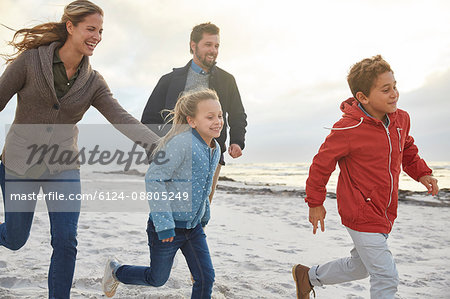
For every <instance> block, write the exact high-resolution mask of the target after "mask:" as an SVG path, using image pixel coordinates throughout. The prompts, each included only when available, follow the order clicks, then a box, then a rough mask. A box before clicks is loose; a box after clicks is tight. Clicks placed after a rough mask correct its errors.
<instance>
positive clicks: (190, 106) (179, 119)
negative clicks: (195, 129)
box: [153, 89, 219, 154]
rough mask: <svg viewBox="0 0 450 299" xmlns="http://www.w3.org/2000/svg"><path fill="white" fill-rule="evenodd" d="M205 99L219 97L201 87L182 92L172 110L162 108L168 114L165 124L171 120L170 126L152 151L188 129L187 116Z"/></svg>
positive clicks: (193, 113)
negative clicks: (196, 89) (192, 90)
mask: <svg viewBox="0 0 450 299" xmlns="http://www.w3.org/2000/svg"><path fill="white" fill-rule="evenodd" d="M205 100H215V101H218V100H219V97H218V96H217V93H216V92H215V91H214V90H212V89H203V90H200V91H194V92H188V93H183V94H182V95H181V97H180V98H179V99H178V101H177V103H176V105H175V108H174V109H173V110H163V111H162V112H169V114H168V115H167V116H166V117H165V118H164V119H165V120H166V124H168V123H170V122H173V125H172V127H171V128H170V130H169V132H167V134H166V135H165V136H164V137H163V138H161V139H160V141H159V143H158V146H157V147H156V149H155V150H154V151H153V154H156V153H157V152H158V151H160V150H161V149H162V148H163V147H164V145H166V144H167V142H169V140H170V139H172V137H174V136H175V135H178V134H180V133H183V132H185V131H187V130H189V126H188V121H187V117H188V116H189V117H195V115H196V113H197V106H198V103H200V102H201V101H205Z"/></svg>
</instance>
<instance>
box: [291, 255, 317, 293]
mask: <svg viewBox="0 0 450 299" xmlns="http://www.w3.org/2000/svg"><path fill="white" fill-rule="evenodd" d="M308 271H309V268H308V267H306V266H303V265H300V264H298V265H295V266H294V267H292V276H293V277H294V280H295V288H296V289H297V299H309V293H310V292H311V291H313V294H314V298H316V293H315V292H314V289H313V287H312V286H311V284H310V283H309V275H308Z"/></svg>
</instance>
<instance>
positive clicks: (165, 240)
mask: <svg viewBox="0 0 450 299" xmlns="http://www.w3.org/2000/svg"><path fill="white" fill-rule="evenodd" d="M172 241H173V237H170V238H167V239H164V240H162V242H163V243H166V242H169V243H170V242H172Z"/></svg>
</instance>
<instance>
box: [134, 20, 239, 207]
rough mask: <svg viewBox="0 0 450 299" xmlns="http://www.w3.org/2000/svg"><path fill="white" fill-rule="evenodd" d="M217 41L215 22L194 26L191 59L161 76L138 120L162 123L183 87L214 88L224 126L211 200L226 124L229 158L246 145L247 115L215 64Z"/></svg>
mask: <svg viewBox="0 0 450 299" xmlns="http://www.w3.org/2000/svg"><path fill="white" fill-rule="evenodd" d="M219 44H220V37H219V28H218V27H217V26H216V25H214V24H211V23H209V22H208V23H203V24H200V25H197V26H195V27H194V28H193V29H192V32H191V39H190V45H189V46H190V52H191V54H193V55H192V56H193V57H192V60H191V61H189V62H188V64H187V65H186V66H184V67H181V68H174V69H173V71H172V72H171V73H169V74H166V75H164V76H162V77H161V79H160V80H159V82H158V84H157V85H156V87H155V89H154V90H153V92H152V94H151V96H150V98H149V100H148V102H147V105H146V106H145V109H144V112H143V114H142V120H141V121H142V123H144V124H164V122H165V119H164V117H165V116H166V115H167V114H164V113H163V114H162V112H163V110H165V109H170V110H171V109H173V108H174V107H175V103H176V101H177V100H178V98H179V96H180V94H182V93H183V92H185V91H192V90H199V89H204V88H211V89H213V90H215V91H216V92H217V94H218V96H219V100H220V104H221V105H222V111H223V117H224V126H223V129H222V132H221V134H220V137H219V138H217V141H218V143H219V145H220V147H221V149H222V154H221V158H220V162H219V166H218V167H217V170H216V172H215V174H214V180H213V184H212V190H211V194H210V196H209V201H210V202H211V200H212V197H213V195H214V191H215V188H216V185H217V181H218V178H219V173H220V168H221V166H222V165H225V161H224V157H223V153H224V152H225V151H226V146H225V141H226V139H227V127H228V125H229V126H230V146H229V148H228V153H229V155H230V156H231V157H232V158H238V157H240V156H241V155H242V150H243V149H244V146H245V144H244V141H245V132H246V130H245V127H246V126H247V115H246V114H245V111H244V107H243V106H242V102H241V96H240V95H239V90H238V88H237V85H236V81H235V79H234V77H233V76H232V75H231V74H229V73H227V72H226V71H224V70H222V69H221V68H219V67H217V66H216V58H217V55H218V53H219ZM166 132H167V129H166V130H165V128H164V126H159V127H158V131H157V132H156V133H157V134H159V135H160V136H163V135H164V134H165V133H166Z"/></svg>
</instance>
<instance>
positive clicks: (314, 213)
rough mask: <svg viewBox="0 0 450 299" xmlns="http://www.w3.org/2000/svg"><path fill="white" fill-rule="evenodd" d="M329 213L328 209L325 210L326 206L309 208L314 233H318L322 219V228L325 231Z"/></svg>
mask: <svg viewBox="0 0 450 299" xmlns="http://www.w3.org/2000/svg"><path fill="white" fill-rule="evenodd" d="M326 214H327V211H326V210H325V207H324V206H323V205H322V206H318V207H315V208H309V222H311V224H312V225H313V234H316V231H317V227H318V226H319V221H320V229H321V230H322V232H324V231H325V215H326Z"/></svg>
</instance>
